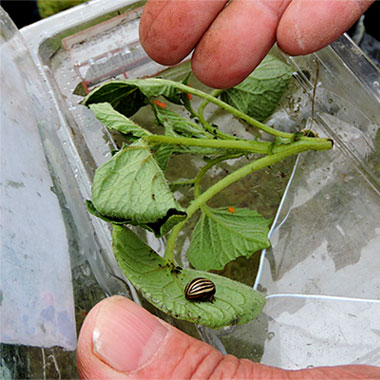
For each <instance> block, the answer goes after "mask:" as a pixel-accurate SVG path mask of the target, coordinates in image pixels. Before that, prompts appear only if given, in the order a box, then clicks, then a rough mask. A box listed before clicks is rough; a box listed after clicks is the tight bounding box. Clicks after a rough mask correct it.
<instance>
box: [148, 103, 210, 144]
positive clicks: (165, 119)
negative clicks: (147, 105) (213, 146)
mask: <svg viewBox="0 0 380 380" xmlns="http://www.w3.org/2000/svg"><path fill="white" fill-rule="evenodd" d="M153 110H154V113H155V115H156V119H157V121H158V122H159V124H161V125H162V126H163V127H164V128H170V129H172V130H173V131H175V132H177V133H179V134H180V135H182V136H185V137H197V138H207V139H210V138H211V139H212V138H213V137H214V136H213V135H212V134H211V133H209V132H207V131H205V130H203V128H202V127H200V126H199V125H198V124H197V123H195V122H193V121H191V120H189V119H186V118H185V117H183V116H182V115H179V114H178V113H176V112H174V111H172V110H170V109H168V108H162V107H158V106H157V105H155V104H153Z"/></svg>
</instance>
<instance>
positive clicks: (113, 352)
mask: <svg viewBox="0 0 380 380" xmlns="http://www.w3.org/2000/svg"><path fill="white" fill-rule="evenodd" d="M77 352H78V356H77V364H78V370H79V374H80V376H81V378H82V379H120V380H122V379H130V380H131V379H165V380H170V379H214V378H215V379H216V378H218V379H229V380H234V379H278V380H281V379H289V378H291V379H300V380H301V379H319V380H322V379H345V380H349V379H356V380H357V379H380V368H376V367H371V366H365V365H355V366H354V365H349V366H339V367H319V368H313V369H305V370H299V371H286V370H282V369H279V368H274V367H268V366H265V365H263V364H259V363H253V362H251V361H249V360H247V359H237V358H235V357H234V356H232V355H225V356H223V355H222V354H221V353H220V352H219V351H217V350H215V349H214V348H212V347H211V346H209V345H208V344H206V343H204V342H201V341H198V340H196V339H194V338H192V337H190V336H188V335H186V334H184V333H183V332H181V331H179V330H177V329H176V328H175V327H173V326H171V325H169V324H167V323H165V322H163V321H161V320H159V319H158V318H156V317H155V316H153V315H151V314H150V313H149V312H147V311H146V310H144V309H143V308H142V307H140V306H138V305H137V304H135V303H134V302H132V301H130V300H128V299H127V298H123V297H120V296H114V297H111V298H108V299H105V300H103V301H101V302H100V303H99V304H97V305H96V306H95V307H94V308H93V309H92V310H91V311H90V313H89V314H88V316H87V318H86V320H85V322H84V324H83V326H82V329H81V333H80V336H79V341H78V351H77Z"/></svg>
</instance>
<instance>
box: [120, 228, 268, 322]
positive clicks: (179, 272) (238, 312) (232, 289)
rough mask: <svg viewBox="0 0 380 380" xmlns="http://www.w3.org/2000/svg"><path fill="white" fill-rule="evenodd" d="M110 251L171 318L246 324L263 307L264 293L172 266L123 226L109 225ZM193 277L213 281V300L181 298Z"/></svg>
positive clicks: (144, 292) (146, 296) (153, 301)
mask: <svg viewBox="0 0 380 380" xmlns="http://www.w3.org/2000/svg"><path fill="white" fill-rule="evenodd" d="M113 250H114V255H115V257H116V260H117V262H118V263H119V265H120V268H121V269H122V271H123V272H124V274H125V275H126V277H127V278H128V279H129V280H130V281H131V283H132V284H133V285H134V286H135V287H136V288H137V289H138V290H140V291H141V292H142V294H143V295H144V297H145V298H146V299H147V300H148V301H149V302H150V303H152V304H153V305H154V306H156V307H157V308H158V309H160V310H162V311H164V312H166V313H168V314H169V315H171V316H173V317H175V318H178V319H184V320H187V321H190V322H194V323H198V324H201V325H204V326H209V327H212V328H219V327H224V326H228V325H233V324H243V323H247V322H249V321H250V320H252V319H254V318H256V317H257V316H258V315H259V314H260V312H261V311H262V309H263V307H264V304H265V298H264V296H262V295H261V294H260V293H258V292H255V291H254V290H252V289H251V288H250V287H248V286H246V285H244V284H241V283H239V282H236V281H233V280H230V279H228V278H225V277H222V276H218V275H216V274H211V273H206V272H200V271H196V270H192V269H178V268H176V267H173V266H172V265H171V264H170V263H169V262H168V261H167V260H166V259H164V258H162V257H160V256H159V255H157V254H156V253H155V252H154V251H153V250H152V249H151V248H150V247H149V246H147V245H146V244H145V243H143V242H142V241H141V240H140V239H139V238H138V237H137V236H136V235H135V234H134V233H133V232H132V231H131V230H129V229H128V228H126V227H124V226H114V227H113ZM196 277H204V278H208V279H210V280H211V281H212V282H213V283H214V284H215V286H216V293H215V300H214V302H213V303H211V302H193V301H188V300H187V299H186V298H185V294H184V288H185V286H186V284H187V283H188V282H189V281H191V280H192V279H194V278H196Z"/></svg>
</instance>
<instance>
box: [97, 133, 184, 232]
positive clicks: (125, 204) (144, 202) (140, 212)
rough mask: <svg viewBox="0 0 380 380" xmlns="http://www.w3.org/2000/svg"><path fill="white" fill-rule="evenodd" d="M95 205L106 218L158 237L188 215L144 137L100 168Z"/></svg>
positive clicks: (98, 211) (98, 170)
mask: <svg viewBox="0 0 380 380" xmlns="http://www.w3.org/2000/svg"><path fill="white" fill-rule="evenodd" d="M92 205H93V207H94V209H95V210H96V211H97V213H99V214H100V215H102V216H103V218H107V219H109V220H114V219H116V220H117V221H126V223H129V224H133V225H140V226H142V227H144V228H147V229H149V230H150V231H152V232H154V233H155V235H156V236H162V235H163V234H165V233H166V232H168V231H169V230H170V229H171V228H172V227H173V226H174V225H175V224H177V223H179V222H180V221H182V220H183V219H185V217H186V213H185V212H184V211H183V209H182V208H181V207H180V206H179V204H178V203H177V202H176V201H175V199H174V197H173V194H172V192H171V191H170V189H169V186H168V183H167V182H166V179H165V176H164V174H163V172H162V170H161V169H160V167H159V166H158V164H157V162H156V161H155V159H154V158H153V156H152V154H151V152H150V151H149V149H148V147H147V145H146V143H145V142H144V141H143V140H142V139H140V140H138V141H136V142H135V143H133V144H131V145H129V146H128V147H125V148H123V149H122V150H120V151H119V152H118V153H117V154H115V155H114V156H113V157H112V158H111V159H110V160H109V161H108V162H106V163H105V164H104V165H103V166H101V167H100V168H98V169H97V171H96V173H95V177H94V183H93V185H92Z"/></svg>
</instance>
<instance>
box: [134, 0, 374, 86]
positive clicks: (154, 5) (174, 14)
mask: <svg viewBox="0 0 380 380" xmlns="http://www.w3.org/2000/svg"><path fill="white" fill-rule="evenodd" d="M372 2H373V0H370V1H369V0H343V1H342V0H232V1H231V2H230V4H229V5H228V6H225V5H226V1H225V0H150V1H148V3H147V4H146V6H145V8H144V11H143V15H142V19H141V24H140V40H141V43H142V45H143V47H144V49H145V50H146V52H147V53H148V55H149V56H150V57H151V58H152V59H154V60H155V61H157V62H159V63H161V64H164V65H174V64H176V63H178V62H180V61H181V60H182V59H183V58H184V57H186V56H187V55H188V54H189V53H190V52H191V51H192V50H193V49H194V48H195V50H194V54H193V56H192V69H193V72H194V74H195V75H196V76H197V77H198V79H200V80H201V81H202V82H204V83H205V84H207V85H209V86H210V87H215V88H228V87H233V86H235V85H236V84H238V83H239V82H241V81H242V80H244V79H245V78H246V77H247V76H248V75H249V74H250V73H251V72H252V71H253V69H254V68H255V67H256V66H257V65H258V64H259V63H260V61H261V60H262V59H263V58H264V57H265V55H266V54H267V53H268V51H269V50H270V48H271V47H272V45H273V43H274V42H275V41H277V43H278V45H279V47H280V48H281V49H282V50H283V51H285V52H286V53H288V54H290V55H302V54H308V53H312V52H314V51H317V50H319V49H321V48H323V47H325V46H327V45H328V44H330V43H331V42H333V41H334V40H336V39H337V38H338V37H339V36H340V35H341V34H342V33H344V32H345V31H346V30H347V29H349V28H350V26H352V25H353V24H354V23H355V21H356V20H357V19H358V18H359V17H360V15H361V14H362V13H363V12H364V11H365V10H366V9H367V8H368V7H369V6H370V5H371V3H372Z"/></svg>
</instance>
